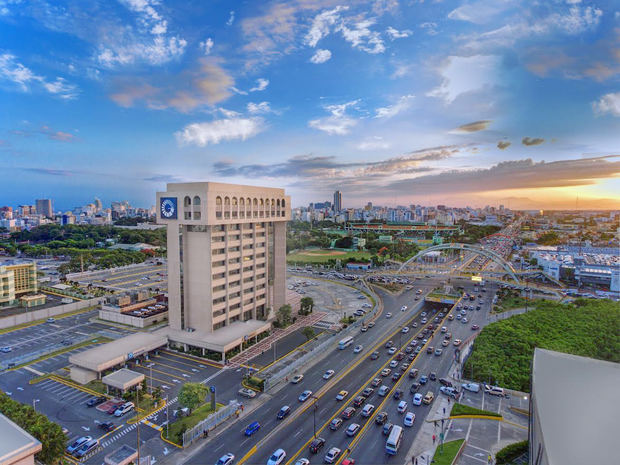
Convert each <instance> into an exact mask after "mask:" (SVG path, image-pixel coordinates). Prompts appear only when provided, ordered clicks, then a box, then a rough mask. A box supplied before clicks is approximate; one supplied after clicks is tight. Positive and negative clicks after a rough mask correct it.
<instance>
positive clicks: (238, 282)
mask: <svg viewBox="0 0 620 465" xmlns="http://www.w3.org/2000/svg"><path fill="white" fill-rule="evenodd" d="M240 283H241V281H240V280H239V279H238V280H236V281H233V282H230V283H228V288H229V289H230V288H233V287H237V286H239V284H240Z"/></svg>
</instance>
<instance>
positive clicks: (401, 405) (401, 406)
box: [397, 400, 407, 413]
mask: <svg viewBox="0 0 620 465" xmlns="http://www.w3.org/2000/svg"><path fill="white" fill-rule="evenodd" d="M397 410H398V413H405V411H406V410H407V402H406V401H404V400H401V401H400V402H399V403H398V408H397Z"/></svg>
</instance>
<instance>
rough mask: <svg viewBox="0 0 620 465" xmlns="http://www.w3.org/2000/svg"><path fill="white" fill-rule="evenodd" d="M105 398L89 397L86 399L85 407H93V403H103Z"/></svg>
mask: <svg viewBox="0 0 620 465" xmlns="http://www.w3.org/2000/svg"><path fill="white" fill-rule="evenodd" d="M106 400H107V398H106V397H104V396H99V397H91V398H90V399H88V400H87V401H86V406H87V407H94V406H95V405H99V404H103V403H104V402H105V401H106Z"/></svg>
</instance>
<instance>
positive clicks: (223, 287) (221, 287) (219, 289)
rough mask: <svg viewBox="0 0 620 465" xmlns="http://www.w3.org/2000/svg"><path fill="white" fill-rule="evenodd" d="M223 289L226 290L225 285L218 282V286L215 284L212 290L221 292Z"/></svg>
mask: <svg viewBox="0 0 620 465" xmlns="http://www.w3.org/2000/svg"><path fill="white" fill-rule="evenodd" d="M224 290H226V285H224V284H220V285H219V286H215V287H214V288H213V292H221V291H224Z"/></svg>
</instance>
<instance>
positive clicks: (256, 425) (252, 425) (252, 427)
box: [245, 421, 260, 436]
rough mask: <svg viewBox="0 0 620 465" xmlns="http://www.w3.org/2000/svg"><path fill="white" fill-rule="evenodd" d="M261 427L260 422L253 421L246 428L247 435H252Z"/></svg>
mask: <svg viewBox="0 0 620 465" xmlns="http://www.w3.org/2000/svg"><path fill="white" fill-rule="evenodd" d="M259 429H260V423H259V422H257V421H253V422H252V423H250V424H249V425H248V426H247V427H246V429H245V435H246V436H252V435H253V434H254V433H256V432H257V431H258V430H259Z"/></svg>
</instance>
